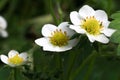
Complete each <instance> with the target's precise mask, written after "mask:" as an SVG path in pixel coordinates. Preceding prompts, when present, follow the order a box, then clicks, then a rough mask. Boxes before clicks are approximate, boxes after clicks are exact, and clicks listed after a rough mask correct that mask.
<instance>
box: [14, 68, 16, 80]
mask: <svg viewBox="0 0 120 80" xmlns="http://www.w3.org/2000/svg"><path fill="white" fill-rule="evenodd" d="M16 74H17V68H13V75H14V80H17V76H16Z"/></svg>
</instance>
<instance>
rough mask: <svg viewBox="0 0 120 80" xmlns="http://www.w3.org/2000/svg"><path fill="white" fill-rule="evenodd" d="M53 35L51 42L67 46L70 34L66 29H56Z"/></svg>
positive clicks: (55, 44)
mask: <svg viewBox="0 0 120 80" xmlns="http://www.w3.org/2000/svg"><path fill="white" fill-rule="evenodd" d="M51 34H52V36H51V37H50V42H51V43H52V44H53V45H54V46H59V47H61V46H65V45H67V44H68V40H69V38H68V36H67V32H66V31H62V30H61V29H59V30H58V29H56V30H55V31H54V32H53V33H51Z"/></svg>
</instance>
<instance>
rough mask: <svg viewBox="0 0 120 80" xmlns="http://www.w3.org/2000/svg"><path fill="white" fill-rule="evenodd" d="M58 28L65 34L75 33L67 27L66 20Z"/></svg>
mask: <svg viewBox="0 0 120 80" xmlns="http://www.w3.org/2000/svg"><path fill="white" fill-rule="evenodd" d="M58 28H59V29H61V30H62V31H63V32H66V33H67V36H69V37H71V36H72V35H73V34H75V31H73V30H71V29H70V28H69V24H68V22H62V23H61V24H60V25H59V26H58Z"/></svg>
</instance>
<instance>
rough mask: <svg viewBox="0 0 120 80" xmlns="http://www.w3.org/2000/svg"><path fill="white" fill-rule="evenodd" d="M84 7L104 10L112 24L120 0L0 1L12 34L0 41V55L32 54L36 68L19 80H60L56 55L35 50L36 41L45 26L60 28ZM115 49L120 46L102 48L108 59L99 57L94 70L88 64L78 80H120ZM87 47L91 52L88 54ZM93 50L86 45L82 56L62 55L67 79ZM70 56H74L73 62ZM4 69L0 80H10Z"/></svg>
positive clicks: (118, 61)
mask: <svg viewBox="0 0 120 80" xmlns="http://www.w3.org/2000/svg"><path fill="white" fill-rule="evenodd" d="M85 4H87V5H90V6H91V7H93V8H94V9H102V10H105V11H106V12H107V14H108V17H109V20H112V19H111V17H110V16H111V15H112V14H113V13H115V12H117V11H119V10H120V5H119V4H120V1H119V0H0V15H1V16H3V17H4V18H5V19H6V20H7V23H8V26H7V31H8V34H9V36H8V37H7V38H2V37H0V44H1V45H0V54H6V55H7V53H8V52H9V51H10V50H11V49H15V50H18V51H19V52H23V51H26V52H29V53H33V58H34V68H33V69H30V70H29V69H28V71H27V72H22V74H24V78H23V76H22V77H21V76H19V77H20V78H19V79H18V80H61V79H60V77H61V73H62V71H61V70H60V69H59V67H58V66H57V65H58V64H57V63H56V62H55V60H54V55H53V54H52V53H51V52H44V51H42V48H40V47H37V48H36V47H35V49H34V50H33V48H34V46H36V44H35V43H34V40H35V39H37V38H39V37H41V36H42V35H41V28H42V26H43V25H44V24H47V23H52V24H55V25H58V24H59V23H60V22H62V21H68V22H70V19H69V14H70V12H71V11H74V10H75V11H78V10H79V9H80V8H81V7H82V6H83V5H85ZM88 43H89V42H88ZM116 45H118V44H112V43H110V44H108V45H107V46H106V45H102V49H103V50H104V51H103V54H104V53H105V54H109V55H101V56H98V57H97V58H96V60H95V62H94V63H95V64H94V66H93V65H92V60H90V61H87V63H86V64H85V66H84V68H82V71H81V72H80V73H79V74H78V76H76V79H75V80H120V58H119V57H118V56H117V57H116V56H115V54H116V48H117V47H116ZM87 47H89V49H90V50H88V51H86V52H85V49H86V48H87ZM91 49H92V48H91V46H90V45H86V46H84V49H81V51H80V52H81V54H80V53H79V52H78V51H76V52H74V51H73V52H72V54H69V51H68V52H65V53H61V54H60V56H61V57H62V59H64V62H63V65H64V66H62V67H63V73H64V74H65V75H63V77H67V76H68V73H67V70H69V69H71V73H72V72H74V70H75V69H76V67H78V65H79V64H81V63H82V61H83V60H84V59H85V58H86V55H88V54H89V52H90V51H91ZM48 53H49V54H48ZM73 53H76V55H74V54H73ZM82 53H85V54H82ZM55 55H56V54H55ZM70 55H72V57H71V58H70V57H69V56H70ZM69 58H70V59H69ZM74 58H75V63H74V64H75V65H74V66H73V67H72V68H70V67H69V66H70V65H69V63H72V61H71V60H72V59H74ZM90 64H91V65H90ZM3 65H4V64H3V63H2V62H1V63H0V67H1V69H0V80H1V79H2V80H8V79H7V77H6V76H9V74H10V73H9V72H10V71H9V69H3V68H2V66H3ZM68 67H69V68H68ZM90 67H93V68H92V69H91V68H90ZM3 73H4V74H3ZM18 75H21V74H18ZM25 76H26V77H27V78H25ZM21 78H22V79H21ZM66 80H67V79H66Z"/></svg>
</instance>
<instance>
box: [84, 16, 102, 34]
mask: <svg viewBox="0 0 120 80" xmlns="http://www.w3.org/2000/svg"><path fill="white" fill-rule="evenodd" d="M82 28H84V29H85V30H86V31H87V32H88V33H89V34H92V35H98V34H100V30H101V29H102V28H103V26H102V22H100V21H98V20H96V19H95V17H94V16H92V17H90V18H88V17H87V18H86V19H85V20H83V24H82Z"/></svg>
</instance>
